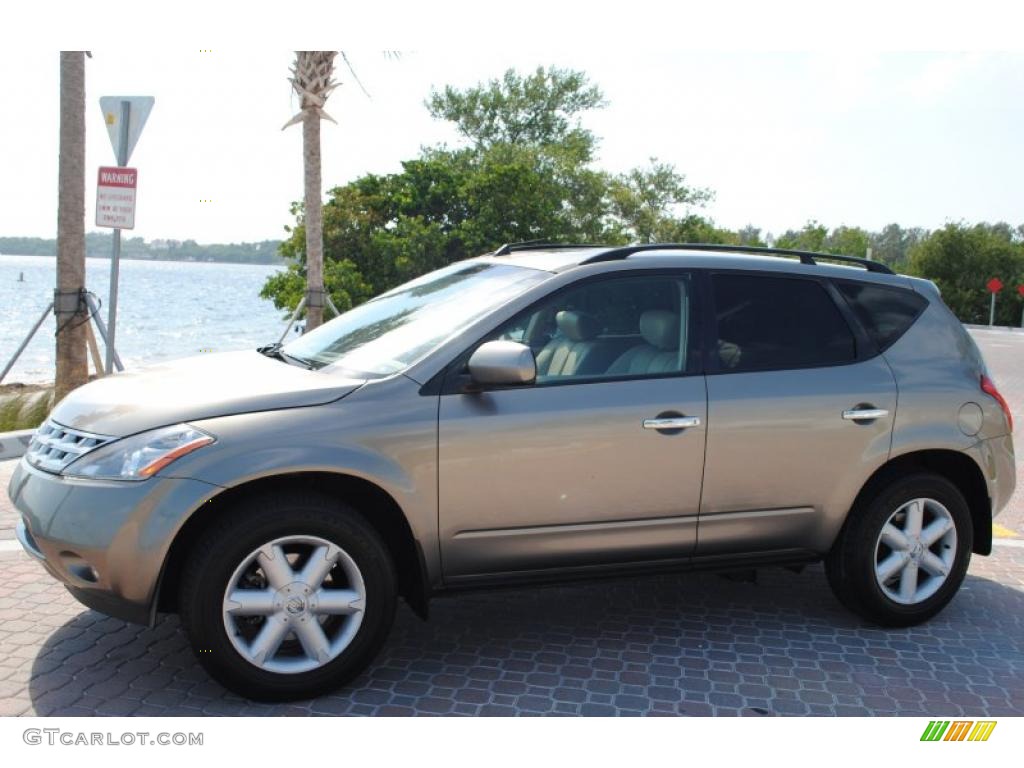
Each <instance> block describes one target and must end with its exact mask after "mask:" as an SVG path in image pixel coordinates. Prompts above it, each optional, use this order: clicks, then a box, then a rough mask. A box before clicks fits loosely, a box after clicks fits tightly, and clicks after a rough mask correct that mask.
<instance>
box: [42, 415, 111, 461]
mask: <svg viewBox="0 0 1024 768" xmlns="http://www.w3.org/2000/svg"><path fill="white" fill-rule="evenodd" d="M114 439H115V438H113V437H107V436H106V435H94V434H91V433H89V432H82V431H81V430H78V429H70V428H68V427H64V426H61V425H60V424H57V423H56V422H54V421H50V420H47V421H44V422H43V423H42V425H41V426H40V427H39V429H37V430H36V433H35V434H34V435H33V436H32V442H30V443H29V444H28V450H27V451H25V459H26V461H28V463H29V464H31V465H32V466H33V467H36V468H37V469H41V470H43V471H45V472H54V473H57V472H61V471H62V470H63V469H64V468H65V467H66V466H67V465H68V464H70V463H71V462H72V461H74V460H75V459H77V458H79V457H81V456H84V455H85V454H87V453H89V451H92V450H95V449H96V448H99V447H100V446H101V445H106V444H107V443H109V442H111V441H112V440H114Z"/></svg>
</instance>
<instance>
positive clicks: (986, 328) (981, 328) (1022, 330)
mask: <svg viewBox="0 0 1024 768" xmlns="http://www.w3.org/2000/svg"><path fill="white" fill-rule="evenodd" d="M964 328H967V329H969V330H972V331H1016V332H1017V333H1024V327H1017V326H1016V325H974V324H969V323H964Z"/></svg>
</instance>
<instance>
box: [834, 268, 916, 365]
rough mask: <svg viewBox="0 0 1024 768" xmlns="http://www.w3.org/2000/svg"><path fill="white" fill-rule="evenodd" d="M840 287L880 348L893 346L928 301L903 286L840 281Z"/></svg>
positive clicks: (838, 284)
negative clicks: (889, 286)
mask: <svg viewBox="0 0 1024 768" xmlns="http://www.w3.org/2000/svg"><path fill="white" fill-rule="evenodd" d="M836 287H837V288H838V289H839V291H840V293H842V294H843V296H844V297H845V298H846V300H847V302H849V304H850V307H852V308H853V311H854V313H855V314H856V315H857V319H858V320H860V321H861V323H862V324H863V325H864V328H865V329H866V330H867V332H868V333H869V334H870V335H871V338H873V339H874V340H875V343H876V344H878V348H879V349H886V348H888V347H890V346H891V345H892V344H893V343H894V342H895V341H896V339H898V338H899V337H900V336H902V335H903V334H904V333H906V331H907V329H908V328H909V327H910V326H911V325H913V324H914V320H916V319H917V316H918V315H919V314H921V312H922V311H923V310H924V308H925V306H927V304H928V302H927V300H926V299H925V298H924V297H923V296H918V295H917V294H916V293H913V292H912V291H908V290H904V289H902V288H888V287H885V286H881V285H872V284H870V283H848V282H845V281H837V282H836Z"/></svg>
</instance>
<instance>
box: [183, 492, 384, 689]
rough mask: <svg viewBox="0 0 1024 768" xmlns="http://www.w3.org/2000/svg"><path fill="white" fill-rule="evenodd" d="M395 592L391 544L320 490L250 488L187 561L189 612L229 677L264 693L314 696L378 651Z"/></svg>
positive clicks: (202, 645)
mask: <svg viewBox="0 0 1024 768" xmlns="http://www.w3.org/2000/svg"><path fill="white" fill-rule="evenodd" d="M395 593H396V579H395V573H394V568H393V565H392V563H391V560H390V557H389V555H388V551H387V548H386V546H385V545H384V543H383V542H382V541H381V540H380V537H379V536H378V535H377V533H376V531H375V530H374V529H373V528H372V527H371V526H370V525H369V524H367V523H366V522H365V520H363V518H362V517H361V516H360V515H359V514H358V513H356V512H355V511H354V510H352V509H350V508H348V507H346V506H344V505H341V504H338V503H337V502H333V501H331V500H329V499H326V498H323V497H320V496H317V495H308V496H307V495H299V494H289V495H281V496H275V497H267V498H261V499H255V498H252V499H249V500H248V501H245V502H242V503H240V504H239V505H238V506H236V508H235V509H233V510H232V511H231V512H230V513H229V514H228V515H227V517H226V518H225V519H224V520H223V521H221V522H220V523H219V524H218V525H217V526H216V527H215V528H213V529H212V530H211V531H209V532H208V533H207V534H206V535H205V536H204V537H203V540H202V544H201V545H200V547H199V548H198V549H197V550H196V551H195V552H194V553H193V554H192V556H191V558H190V559H189V561H188V563H187V565H186V568H185V572H184V574H183V579H182V593H181V600H180V605H181V620H182V625H183V626H184V628H185V631H186V633H187V634H188V636H189V639H190V640H191V642H192V646H193V650H194V651H195V653H196V656H197V658H198V659H199V661H200V663H201V664H202V665H203V666H204V667H205V668H206V670H207V671H208V672H209V673H210V674H211V675H212V676H213V677H214V678H216V679H217V680H218V681H220V682H221V683H222V684H223V685H224V686H225V687H227V688H229V689H231V690H232V691H235V692H236V693H239V694H241V695H243V696H246V697H248V698H252V699H260V700H266V701H280V700H288V699H296V698H308V697H311V696H315V695H318V694H320V693H323V692H325V691H328V690H332V689H334V688H337V687H339V686H341V685H343V684H344V683H346V682H347V681H349V680H350V679H351V678H353V677H354V676H355V675H357V674H358V673H359V672H360V671H361V670H362V669H363V668H364V667H365V666H366V665H367V664H368V663H369V662H370V661H371V660H372V658H373V656H374V655H375V654H376V652H377V651H378V649H379V648H380V646H381V645H382V644H383V642H384V640H385V638H386V637H387V633H388V631H389V629H390V627H391V622H392V619H393V616H394V610H395Z"/></svg>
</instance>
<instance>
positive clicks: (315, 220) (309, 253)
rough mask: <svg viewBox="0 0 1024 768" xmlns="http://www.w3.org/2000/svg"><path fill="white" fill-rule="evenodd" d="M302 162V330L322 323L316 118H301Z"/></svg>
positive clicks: (310, 114) (309, 112)
mask: <svg viewBox="0 0 1024 768" xmlns="http://www.w3.org/2000/svg"><path fill="white" fill-rule="evenodd" d="M302 161H303V172H304V178H305V211H304V221H305V226H306V331H307V332H308V331H311V330H313V329H314V328H316V327H318V326H319V325H321V324H322V323H323V321H324V224H323V210H322V206H323V200H322V198H321V197H320V115H319V114H317V112H316V111H315V110H312V109H310V110H306V112H305V113H304V114H303V116H302Z"/></svg>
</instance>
